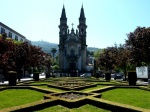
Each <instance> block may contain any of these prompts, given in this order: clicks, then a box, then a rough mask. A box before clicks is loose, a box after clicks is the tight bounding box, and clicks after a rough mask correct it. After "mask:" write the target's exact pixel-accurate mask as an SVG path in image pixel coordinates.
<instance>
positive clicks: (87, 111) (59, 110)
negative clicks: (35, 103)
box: [35, 104, 110, 112]
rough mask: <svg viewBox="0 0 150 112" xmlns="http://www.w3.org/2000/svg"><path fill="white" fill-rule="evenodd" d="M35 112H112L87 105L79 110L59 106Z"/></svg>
mask: <svg viewBox="0 0 150 112" xmlns="http://www.w3.org/2000/svg"><path fill="white" fill-rule="evenodd" d="M35 112H110V111H108V110H104V109H100V108H97V107H94V106H92V105H89V104H87V105H84V106H81V107H79V108H73V109H69V108H66V107H63V106H61V105H57V106H52V107H49V108H45V109H43V110H39V111H35Z"/></svg>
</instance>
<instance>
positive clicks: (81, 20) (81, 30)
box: [78, 5, 87, 70]
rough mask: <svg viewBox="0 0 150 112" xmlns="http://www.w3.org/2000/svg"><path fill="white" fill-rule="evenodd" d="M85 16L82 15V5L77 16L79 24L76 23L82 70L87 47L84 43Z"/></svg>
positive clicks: (84, 65) (84, 64)
mask: <svg viewBox="0 0 150 112" xmlns="http://www.w3.org/2000/svg"><path fill="white" fill-rule="evenodd" d="M86 28H87V25H86V18H85V15H84V9H83V5H82V8H81V11H80V17H79V25H78V29H79V37H80V38H81V52H82V55H81V60H82V70H85V69H86V68H85V67H86V58H85V57H86V49H87V45H86Z"/></svg>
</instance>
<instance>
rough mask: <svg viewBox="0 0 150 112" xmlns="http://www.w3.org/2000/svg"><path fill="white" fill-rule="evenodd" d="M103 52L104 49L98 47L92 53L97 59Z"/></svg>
mask: <svg viewBox="0 0 150 112" xmlns="http://www.w3.org/2000/svg"><path fill="white" fill-rule="evenodd" d="M103 52H104V49H98V50H97V51H95V52H94V54H93V55H94V57H95V59H97V58H98V57H99V55H100V54H101V53H103Z"/></svg>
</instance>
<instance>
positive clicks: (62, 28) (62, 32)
mask: <svg viewBox="0 0 150 112" xmlns="http://www.w3.org/2000/svg"><path fill="white" fill-rule="evenodd" d="M58 27H59V67H60V69H63V63H64V62H63V61H64V60H63V59H64V55H63V52H64V46H63V44H64V41H65V39H66V38H67V29H68V26H67V17H66V12H65V7H64V5H63V9H62V13H61V17H60V25H59V26H58Z"/></svg>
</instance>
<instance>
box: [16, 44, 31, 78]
mask: <svg viewBox="0 0 150 112" xmlns="http://www.w3.org/2000/svg"><path fill="white" fill-rule="evenodd" d="M29 51H30V48H29V44H28V43H27V42H23V43H18V44H16V47H15V50H14V62H15V64H16V71H17V73H18V78H19V80H20V76H21V73H22V69H23V68H24V67H26V66H28V64H29V63H28V62H29V57H28V56H29Z"/></svg>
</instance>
